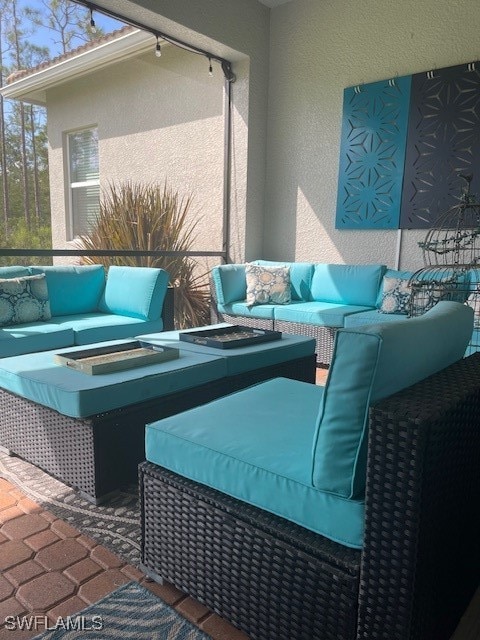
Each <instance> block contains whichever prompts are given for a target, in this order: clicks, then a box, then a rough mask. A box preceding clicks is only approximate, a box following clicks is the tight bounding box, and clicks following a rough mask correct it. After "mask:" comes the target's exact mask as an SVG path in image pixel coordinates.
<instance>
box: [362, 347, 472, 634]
mask: <svg viewBox="0 0 480 640" xmlns="http://www.w3.org/2000/svg"><path fill="white" fill-rule="evenodd" d="M479 416H480V354H474V355H472V356H470V357H469V358H466V359H463V360H460V361H458V362H456V363H455V364H453V365H451V366H450V367H447V368H446V369H444V370H443V371H440V372H439V373H437V374H435V375H433V376H431V377H429V378H427V379H426V380H424V381H422V382H420V383H418V384H416V385H413V386H412V387H410V388H409V389H406V390H404V391H402V392H400V393H398V394H395V395H393V396H391V397H390V398H387V399H385V400H383V401H382V402H380V403H378V404H377V405H376V406H374V407H372V409H371V411H370V425H369V452H368V468H367V488H366V516H365V527H366V529H365V543H364V550H363V555H362V570H361V579H360V598H359V622H358V638H359V639H362V640H367V639H369V640H370V639H371V638H377V637H378V638H380V637H382V638H389V640H390V639H391V640H400V639H401V640H406V639H407V638H409V639H410V638H411V639H413V638H422V640H442V639H444V638H445V639H447V638H450V636H451V634H452V633H453V631H454V629H455V627H456V625H457V624H458V621H459V619H460V617H461V615H462V613H463V611H464V610H465V608H466V607H467V605H468V603H469V600H470V598H471V597H472V595H473V593H474V591H475V589H476V587H477V586H478V581H479V577H480V509H479V504H480V472H479V470H480V420H479Z"/></svg>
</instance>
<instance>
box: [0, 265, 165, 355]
mask: <svg viewBox="0 0 480 640" xmlns="http://www.w3.org/2000/svg"><path fill="white" fill-rule="evenodd" d="M32 318H33V319H32ZM167 329H173V290H172V289H169V288H168V274H167V272H166V271H164V270H163V269H155V268H147V267H121V266H111V267H110V268H109V269H108V274H107V273H106V271H105V269H104V267H103V265H100V264H99V265H81V266H29V267H22V266H11V267H0V358H3V357H7V356H16V355H21V354H25V353H33V352H36V351H47V350H49V349H57V348H61V347H69V346H72V345H85V344H92V343H95V342H101V341H105V340H116V339H122V338H128V337H132V336H136V335H138V334H140V333H154V332H158V331H162V330H167Z"/></svg>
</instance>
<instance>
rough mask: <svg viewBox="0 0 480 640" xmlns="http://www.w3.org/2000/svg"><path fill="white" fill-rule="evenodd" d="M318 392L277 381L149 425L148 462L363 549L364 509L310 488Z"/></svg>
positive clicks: (304, 385)
mask: <svg viewBox="0 0 480 640" xmlns="http://www.w3.org/2000/svg"><path fill="white" fill-rule="evenodd" d="M322 393H323V388H322V387H318V386H315V385H311V384H307V383H304V382H298V381H296V380H286V379H284V378H276V379H274V380H269V381H268V382H264V383H262V384H260V385H257V386H254V387H250V388H249V389H245V390H243V391H240V392H238V393H235V394H232V395H230V396H227V397H224V398H221V399H219V400H216V401H215V402H211V403H209V404H207V405H203V406H202V407H197V408H195V409H192V410H190V411H186V412H184V413H181V414H178V415H176V416H172V417H171V418H166V419H164V420H159V421H158V422H154V423H153V424H149V425H147V427H146V458H147V460H149V461H150V462H153V463H155V464H158V465H161V466H162V467H165V468H167V469H170V470H172V471H174V472H175V473H179V474H181V475H183V476H185V477H187V478H191V479H192V480H195V481H196V482H201V483H202V484H205V485H208V486H210V487H213V488H215V489H218V490H219V491H222V492H224V493H226V494H228V495H231V496H234V497H235V498H238V499H240V500H243V501H245V502H248V503H249V504H252V505H254V506H256V507H260V508H261V509H265V510H267V511H269V512H271V513H275V514H277V515H279V516H281V517H283V518H287V519H288V520H291V521H292V522H296V523H297V524H299V525H300V526H302V527H306V528H307V529H311V530H312V531H315V532H316V533H320V534H322V535H324V536H326V537H328V538H330V539H332V540H335V541H336V542H340V543H341V544H344V545H347V546H351V547H357V548H358V547H361V545H362V537H363V521H364V505H363V502H362V501H361V500H359V501H357V500H345V499H344V498H340V497H338V496H333V495H329V494H328V493H324V492H322V491H319V490H317V489H315V487H313V486H312V482H311V470H312V454H311V452H312V444H313V438H314V434H315V417H316V415H317V412H318V406H319V403H320V402H321V398H322Z"/></svg>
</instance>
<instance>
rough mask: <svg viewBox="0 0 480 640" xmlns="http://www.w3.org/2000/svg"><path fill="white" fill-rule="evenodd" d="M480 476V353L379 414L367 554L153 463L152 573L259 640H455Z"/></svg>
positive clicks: (477, 557)
mask: <svg viewBox="0 0 480 640" xmlns="http://www.w3.org/2000/svg"><path fill="white" fill-rule="evenodd" d="M226 420H228V417H226ZM226 426H227V427H228V425H226ZM479 470H480V354H476V355H473V356H471V357H469V358H466V359H464V360H462V361H459V362H457V363H455V364H454V365H452V366H451V367H448V368H447V369H445V370H443V371H441V372H439V373H437V374H435V375H434V376H431V377H430V378H428V379H427V380H425V381H423V382H421V383H418V384H416V385H414V386H412V387H410V388H409V389H407V390H405V391H402V392H400V393H398V394H395V395H394V396H391V397H390V398H387V399H385V400H384V401H382V402H380V403H378V404H377V405H376V406H375V407H373V408H372V409H371V412H370V421H369V451H368V469H367V491H366V513H365V543H364V548H363V549H362V550H361V551H355V550H351V549H348V548H346V547H343V546H341V545H338V544H336V543H333V542H331V541H329V540H326V539H325V538H323V537H322V536H318V535H315V534H313V533H311V532H308V531H306V530H304V529H302V528H300V527H297V526H296V525H293V524H290V523H288V522H286V521H285V520H283V519H280V518H276V517H274V516H271V515H269V514H267V513H265V512H264V511H261V510H258V509H255V508H253V507H250V506H248V505H245V504H243V503H241V502H239V501H238V500H234V499H232V498H229V497H228V496H225V495H224V494H221V493H219V492H217V491H213V490H212V489H209V488H207V487H204V486H202V485H199V484H198V483H194V482H191V481H188V480H185V479H183V478H181V477H179V476H177V475H174V474H172V473H171V472H168V471H166V470H164V469H161V468H160V467H158V466H156V465H153V464H150V463H143V464H141V465H140V468H139V471H140V491H141V509H142V537H143V548H142V562H143V566H144V568H145V569H146V571H147V572H149V573H150V575H151V576H152V577H154V578H155V579H157V580H159V579H165V580H166V581H168V582H172V583H173V584H175V585H176V586H178V587H179V588H180V589H182V590H183V591H185V592H186V593H188V594H190V595H192V596H193V597H195V598H197V599H198V600H200V601H201V602H203V603H204V604H205V605H207V606H208V607H210V608H211V609H213V610H214V611H216V612H217V613H218V614H219V615H221V616H224V617H226V618H227V619H228V620H230V621H231V622H232V623H233V624H234V625H236V626H237V627H239V628H240V629H242V630H244V631H245V632H246V633H247V634H248V635H249V636H250V637H251V638H252V639H256V640H353V639H356V640H447V639H448V638H450V636H451V635H452V633H453V631H454V629H455V627H456V625H457V624H458V621H459V619H460V617H461V615H462V613H463V611H464V609H465V608H466V606H467V605H468V602H469V600H470V598H471V597H472V595H473V593H474V591H475V589H476V587H477V586H478V583H479V580H480V509H479V504H480V471H479Z"/></svg>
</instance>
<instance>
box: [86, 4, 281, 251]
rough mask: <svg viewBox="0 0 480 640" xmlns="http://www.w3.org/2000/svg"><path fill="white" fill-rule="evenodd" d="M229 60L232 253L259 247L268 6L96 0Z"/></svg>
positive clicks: (261, 234)
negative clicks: (233, 79) (232, 73)
mask: <svg viewBox="0 0 480 640" xmlns="http://www.w3.org/2000/svg"><path fill="white" fill-rule="evenodd" d="M98 4H99V5H100V6H103V7H105V8H106V9H111V10H113V11H115V12H118V13H120V14H122V15H124V16H126V17H130V18H132V19H135V20H137V21H140V22H141V23H143V24H144V25H147V26H149V27H152V28H156V29H159V30H163V31H164V32H165V33H167V34H170V35H172V36H175V37H178V38H181V39H182V40H184V41H185V42H188V43H191V44H194V45H196V46H199V47H202V48H203V49H206V50H208V51H211V52H213V53H216V54H217V55H220V56H223V57H224V58H226V59H228V60H230V61H232V62H233V65H234V71H235V74H236V76H237V81H236V82H235V83H234V85H233V87H232V91H233V109H232V116H233V128H232V141H233V156H232V163H233V167H232V194H231V207H232V215H231V234H230V240H231V252H230V253H231V255H230V257H231V259H232V260H236V261H240V260H244V259H247V260H248V259H253V258H256V257H258V256H259V255H261V253H262V251H263V246H262V244H263V227H264V219H263V218H264V212H265V201H264V198H265V171H266V121H267V96H268V71H269V33H270V10H269V9H268V8H267V7H266V6H264V5H262V4H261V3H260V2H257V0H208V2H204V1H202V2H199V1H198V0H134V1H132V0H100V2H99V3H98Z"/></svg>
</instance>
